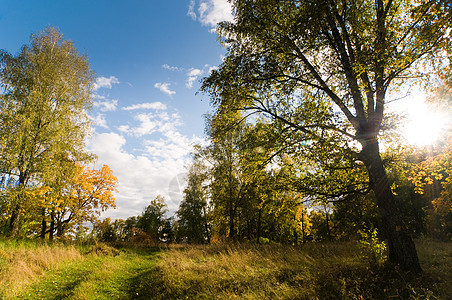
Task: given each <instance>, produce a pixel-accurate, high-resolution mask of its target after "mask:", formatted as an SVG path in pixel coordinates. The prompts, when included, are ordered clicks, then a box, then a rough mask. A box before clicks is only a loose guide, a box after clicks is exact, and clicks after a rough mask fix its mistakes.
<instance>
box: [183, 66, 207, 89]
mask: <svg viewBox="0 0 452 300" xmlns="http://www.w3.org/2000/svg"><path fill="white" fill-rule="evenodd" d="M202 73H203V71H202V70H200V69H195V68H191V69H190V71H189V72H188V73H187V76H188V78H187V83H186V84H185V86H186V87H187V88H189V89H191V88H192V87H193V82H195V80H196V79H198V77H199V76H201V75H202Z"/></svg>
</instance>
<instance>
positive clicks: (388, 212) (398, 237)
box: [361, 139, 422, 273]
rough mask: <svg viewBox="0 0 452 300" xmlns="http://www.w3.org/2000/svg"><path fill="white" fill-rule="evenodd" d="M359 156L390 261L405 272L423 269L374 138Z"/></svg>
mask: <svg viewBox="0 0 452 300" xmlns="http://www.w3.org/2000/svg"><path fill="white" fill-rule="evenodd" d="M361 158H362V161H363V162H364V164H365V165H366V168H367V171H368V173H369V180H370V186H371V188H372V190H373V191H374V194H375V197H376V200H377V205H378V209H379V215H380V223H381V224H380V230H381V232H382V234H383V235H384V237H385V239H386V240H387V241H388V248H389V260H390V261H391V262H393V263H396V264H399V265H400V267H401V268H402V269H403V270H405V271H412V272H415V273H419V272H422V269H421V266H420V264H419V259H418V256H417V251H416V247H415V245H414V242H413V240H412V238H411V236H410V234H409V233H408V230H407V228H406V226H405V225H404V224H403V221H402V219H401V217H400V215H399V213H398V211H397V209H396V205H395V199H394V195H393V194H392V191H391V187H390V185H389V181H388V177H387V175H386V171H385V169H384V166H383V162H382V160H381V157H380V152H379V145H378V141H377V140H376V139H371V140H367V142H366V143H365V145H363V150H362V151H361Z"/></svg>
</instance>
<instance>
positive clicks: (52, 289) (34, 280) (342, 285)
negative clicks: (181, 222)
mask: <svg viewBox="0 0 452 300" xmlns="http://www.w3.org/2000/svg"><path fill="white" fill-rule="evenodd" d="M417 248H418V251H419V256H420V260H421V264H422V266H423V268H424V274H423V275H422V276H410V275H408V274H404V273H403V272H402V271H400V270H399V269H397V268H394V266H389V265H379V266H375V265H371V264H370V263H369V262H368V261H367V260H366V259H363V257H362V255H361V254H360V249H359V247H358V243H357V242H345V243H339V242H335V243H308V244H306V245H302V246H298V247H292V246H286V245H277V244H270V245H256V244H221V245H202V246H201V245H200V246H189V245H174V246H170V247H169V248H165V249H160V250H159V249H156V248H147V247H138V246H137V245H128V246H127V245H122V246H121V247H117V248H114V247H112V246H108V245H105V244H92V245H85V246H83V247H81V246H78V245H65V244H59V243H55V244H46V243H42V242H39V241H20V240H0V270H1V271H0V282H1V285H0V299H17V298H22V299H391V298H394V299H452V292H451V289H450V287H449V285H450V282H452V271H451V270H452V244H451V243H444V242H433V241H424V240H421V241H417Z"/></svg>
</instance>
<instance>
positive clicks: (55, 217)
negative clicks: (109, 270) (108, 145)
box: [41, 164, 118, 239]
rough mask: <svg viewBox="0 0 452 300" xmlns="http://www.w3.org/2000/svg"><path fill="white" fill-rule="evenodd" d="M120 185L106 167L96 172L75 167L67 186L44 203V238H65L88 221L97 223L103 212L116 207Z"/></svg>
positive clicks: (42, 224)
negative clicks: (116, 197)
mask: <svg viewBox="0 0 452 300" xmlns="http://www.w3.org/2000/svg"><path fill="white" fill-rule="evenodd" d="M117 185H118V179H117V178H116V177H115V176H114V175H113V172H112V170H111V169H110V168H109V167H108V166H107V165H103V166H102V168H101V169H99V170H96V169H91V168H89V167H87V166H83V165H80V164H76V171H75V174H74V176H73V177H72V178H71V179H70V180H67V185H66V186H65V187H64V188H63V189H58V190H54V193H50V195H49V196H48V197H47V198H46V201H45V203H43V205H44V206H45V208H44V209H45V211H46V213H45V214H43V219H42V223H41V237H42V238H44V237H45V236H46V235H47V234H48V236H49V239H53V237H54V235H55V234H56V235H57V236H58V237H63V236H64V235H65V234H67V233H69V232H71V231H72V230H74V229H75V228H76V227H77V226H83V223H85V222H94V221H96V220H97V218H98V217H99V215H100V213H101V212H103V211H105V210H106V209H108V208H109V207H113V208H115V207H116V204H115V195H114V193H115V192H117ZM48 223H49V224H48ZM48 225H49V226H48Z"/></svg>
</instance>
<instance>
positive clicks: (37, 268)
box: [0, 240, 82, 296]
mask: <svg viewBox="0 0 452 300" xmlns="http://www.w3.org/2000/svg"><path fill="white" fill-rule="evenodd" d="M80 259H82V255H81V254H80V252H79V251H78V250H77V249H76V248H75V247H74V246H73V245H62V244H56V245H48V244H45V243H39V242H35V241H17V240H0V295H8V296H14V295H16V294H18V293H20V291H21V290H22V289H23V288H24V287H25V286H26V285H27V284H28V283H30V282H31V281H33V280H34V279H35V278H37V277H39V276H41V275H43V274H44V273H45V272H46V271H48V270H50V269H53V268H57V267H59V266H60V265H61V264H63V263H67V262H69V261H74V260H80Z"/></svg>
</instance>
